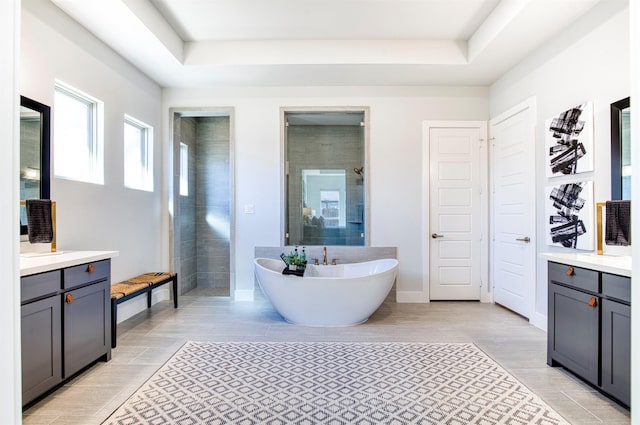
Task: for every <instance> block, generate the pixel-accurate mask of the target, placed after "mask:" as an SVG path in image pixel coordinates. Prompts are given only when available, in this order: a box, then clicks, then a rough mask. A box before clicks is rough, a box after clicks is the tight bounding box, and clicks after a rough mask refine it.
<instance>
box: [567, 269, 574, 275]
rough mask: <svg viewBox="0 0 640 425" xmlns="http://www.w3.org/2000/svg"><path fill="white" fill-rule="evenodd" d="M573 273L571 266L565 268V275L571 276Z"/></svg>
mask: <svg viewBox="0 0 640 425" xmlns="http://www.w3.org/2000/svg"><path fill="white" fill-rule="evenodd" d="M574 274H575V272H574V270H573V267H569V268H568V269H567V276H573V275H574Z"/></svg>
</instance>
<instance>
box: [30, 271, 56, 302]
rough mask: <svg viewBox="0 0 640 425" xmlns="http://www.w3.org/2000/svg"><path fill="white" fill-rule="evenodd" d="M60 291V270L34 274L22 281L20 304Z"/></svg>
mask: <svg viewBox="0 0 640 425" xmlns="http://www.w3.org/2000/svg"><path fill="white" fill-rule="evenodd" d="M59 290H60V270H54V271H52V272H46V273H39V274H33V275H31V276H24V277H23V278H21V279H20V302H21V303H22V304H24V303H25V302H27V301H29V300H33V299H36V298H41V297H44V296H46V295H51V294H55V293H56V292H58V291H59Z"/></svg>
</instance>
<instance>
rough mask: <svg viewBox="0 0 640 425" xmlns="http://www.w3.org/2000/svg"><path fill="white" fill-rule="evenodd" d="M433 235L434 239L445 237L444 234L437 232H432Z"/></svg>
mask: <svg viewBox="0 0 640 425" xmlns="http://www.w3.org/2000/svg"><path fill="white" fill-rule="evenodd" d="M431 237H432V238H433V239H438V238H444V235H439V234H437V233H432V234H431Z"/></svg>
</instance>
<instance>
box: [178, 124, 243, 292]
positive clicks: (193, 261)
mask: <svg viewBox="0 0 640 425" xmlns="http://www.w3.org/2000/svg"><path fill="white" fill-rule="evenodd" d="M178 121H179V123H176V125H175V130H176V134H179V135H180V141H181V142H182V143H184V144H186V145H187V146H189V195H188V196H180V217H179V220H180V280H181V291H180V292H181V293H182V294H184V293H185V292H188V291H190V290H191V289H194V288H196V287H200V288H203V287H204V288H227V289H228V288H229V282H230V279H229V273H230V246H229V241H230V180H229V179H230V174H229V149H230V144H229V143H230V136H229V135H230V133H229V130H230V129H229V117H197V118H194V117H183V118H181V119H179V120H178Z"/></svg>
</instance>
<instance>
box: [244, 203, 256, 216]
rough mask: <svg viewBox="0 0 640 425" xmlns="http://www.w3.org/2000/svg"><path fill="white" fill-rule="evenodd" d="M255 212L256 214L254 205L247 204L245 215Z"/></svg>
mask: <svg viewBox="0 0 640 425" xmlns="http://www.w3.org/2000/svg"><path fill="white" fill-rule="evenodd" d="M254 212H255V207H254V206H253V204H246V205H245V206H244V213H245V214H253V213H254Z"/></svg>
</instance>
